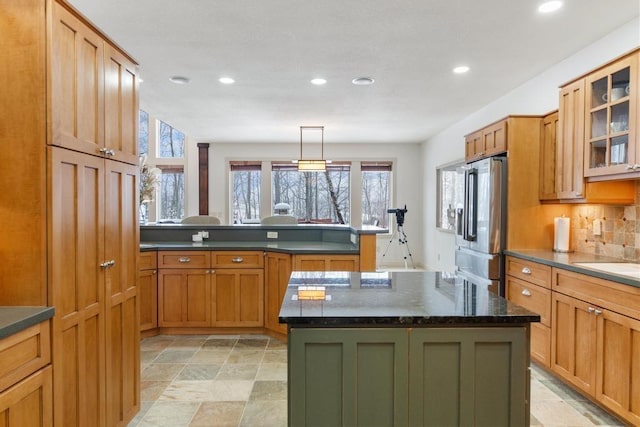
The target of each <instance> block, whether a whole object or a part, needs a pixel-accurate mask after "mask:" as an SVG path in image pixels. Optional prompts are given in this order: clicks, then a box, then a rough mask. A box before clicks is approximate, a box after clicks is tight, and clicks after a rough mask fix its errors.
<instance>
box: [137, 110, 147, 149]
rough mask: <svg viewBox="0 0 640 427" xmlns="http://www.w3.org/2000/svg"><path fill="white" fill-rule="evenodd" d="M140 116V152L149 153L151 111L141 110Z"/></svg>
mask: <svg viewBox="0 0 640 427" xmlns="http://www.w3.org/2000/svg"><path fill="white" fill-rule="evenodd" d="M138 117H139V118H138V121H139V123H140V124H139V127H138V152H139V153H140V155H141V156H142V155H143V154H146V155H149V113H147V112H146V111H143V110H140V113H139V116H138Z"/></svg>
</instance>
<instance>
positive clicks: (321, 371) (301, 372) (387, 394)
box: [288, 328, 409, 427]
mask: <svg viewBox="0 0 640 427" xmlns="http://www.w3.org/2000/svg"><path fill="white" fill-rule="evenodd" d="M408 346H409V343H408V333H407V330H406V329H393V328H389V329H376V328H371V329H307V328H293V329H291V332H290V334H289V355H290V357H289V365H288V370H289V375H288V377H289V380H290V383H289V397H288V399H289V405H288V408H289V425H292V426H362V427H365V426H381V425H384V426H391V425H395V426H406V425H409V424H408V420H407V412H408V403H407V402H408V397H409V396H408V389H407V384H408V381H409V378H408V372H409V371H408V370H409V366H408Z"/></svg>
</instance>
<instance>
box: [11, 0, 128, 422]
mask: <svg viewBox="0 0 640 427" xmlns="http://www.w3.org/2000/svg"><path fill="white" fill-rule="evenodd" d="M0 8H1V9H2V10H3V13H5V14H6V16H7V17H9V19H7V20H6V21H7V23H8V24H9V25H7V26H6V27H5V26H3V28H2V36H3V41H4V42H3V49H2V53H1V55H2V59H3V62H6V63H11V64H12V67H9V68H7V70H6V72H7V73H5V75H4V77H5V79H4V80H3V81H5V83H4V85H3V96H2V97H1V98H2V100H1V101H0V103H1V106H2V110H3V111H5V113H6V116H5V120H9V121H10V122H11V123H12V125H11V127H10V128H11V131H10V133H8V134H7V133H4V132H2V135H0V141H1V142H2V143H3V144H4V145H5V146H9V145H11V146H12V147H13V148H12V149H11V150H8V151H7V154H6V156H5V157H6V158H5V162H6V163H7V167H5V168H3V169H2V172H1V173H2V179H0V183H1V184H0V186H1V187H0V190H1V191H0V194H2V196H0V197H2V202H3V204H4V205H6V206H12V209H11V210H10V211H11V212H7V215H6V216H5V218H4V220H6V221H10V223H11V224H12V227H9V228H8V229H7V230H6V232H4V233H3V236H2V238H1V242H2V247H1V250H2V251H3V252H5V251H6V253H12V254H17V256H11V257H5V258H3V263H2V267H0V268H1V269H2V271H1V272H0V273H2V277H3V286H2V290H0V304H5V305H14V304H20V305H51V306H55V308H56V314H55V316H54V318H53V320H52V331H53V334H52V342H53V369H52V372H53V390H54V393H53V396H54V403H53V405H54V424H55V425H57V426H65V427H66V426H77V425H96V426H103V425H123V424H126V423H127V422H128V420H130V419H131V418H132V417H133V415H134V413H135V412H136V411H137V409H138V408H139V377H138V376H139V355H138V352H139V345H138V341H139V339H138V336H137V334H138V328H137V324H138V310H139V308H138V306H137V255H136V254H137V252H138V245H139V243H138V224H137V218H138V209H137V188H138V181H137V176H138V168H137V155H136V156H130V157H129V158H128V160H127V158H121V159H119V160H124V161H125V162H128V163H123V162H118V161H113V160H107V159H109V158H111V157H114V158H115V157H117V156H111V152H110V151H109V150H110V149H108V148H107V144H106V141H105V136H106V135H111V134H113V133H114V132H115V133H118V132H119V133H120V135H122V138H121V139H123V140H124V139H126V140H127V142H126V145H127V146H128V147H135V144H136V139H137V138H136V135H135V133H133V132H131V131H122V129H121V130H120V131H118V130H115V129H112V128H111V126H112V125H114V123H115V122H116V121H118V126H119V127H120V128H123V127H126V126H129V127H131V126H132V123H136V121H137V113H138V107H137V102H138V98H137V84H138V82H137V80H136V77H135V73H136V68H135V63H134V62H133V61H132V59H131V58H129V57H128V56H127V55H126V54H125V53H124V52H122V51H121V50H120V49H118V48H117V47H116V46H114V45H113V44H112V43H111V42H110V41H109V40H108V39H107V38H106V37H105V36H104V35H102V34H101V32H100V31H99V30H98V29H97V28H95V27H94V26H93V25H92V24H91V23H89V22H88V21H86V20H85V19H84V18H83V17H82V16H80V15H79V14H77V12H75V11H74V10H73V9H72V8H71V7H70V6H69V5H68V4H67V3H66V2H58V1H46V0H24V1H21V2H19V3H16V2H12V1H7V0H0ZM108 52H111V53H108ZM114 52H116V53H118V54H119V55H121V57H122V58H125V59H127V60H128V70H129V76H128V77H121V78H120V80H119V83H118V84H119V87H118V89H117V91H120V92H121V96H119V98H118V101H117V102H118V103H119V105H118V107H117V108H116V107H115V106H114V103H113V99H115V98H114V97H112V98H111V100H112V101H109V102H107V100H106V98H105V78H106V77H108V76H109V75H110V74H106V73H107V72H106V70H105V58H108V57H115V56H116V55H115V54H113V53H114ZM127 78H128V79H129V80H128V81H126V82H125V80H127ZM110 79H111V80H113V79H112V78H111V77H110ZM7 82H9V83H7ZM109 90H110V91H111V90H112V89H111V88H110V89H109ZM5 91H6V92H5ZM16 100H26V101H25V102H16ZM125 104H126V105H125ZM106 108H109V111H108V115H109V117H108V119H107V118H105V115H106V114H107V111H106ZM118 114H119V117H118V118H117V119H115V118H114V115H118ZM133 126H134V127H135V125H133ZM107 127H108V129H107ZM45 147H47V148H46V149H45ZM131 152H133V153H135V151H131ZM114 153H115V150H114ZM134 157H135V158H134ZM25 170H28V173H25ZM5 202H6V203H5ZM14 211H15V212H14ZM14 258H15V260H13V259H14Z"/></svg>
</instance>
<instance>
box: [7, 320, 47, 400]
mask: <svg viewBox="0 0 640 427" xmlns="http://www.w3.org/2000/svg"><path fill="white" fill-rule="evenodd" d="M50 340H51V332H50V326H49V320H47V321H45V322H42V323H39V324H37V325H33V326H31V327H30V328H27V329H25V330H23V331H20V332H18V333H17V334H14V335H11V336H9V337H6V338H4V339H3V340H0V360H2V363H0V391H2V390H6V389H7V388H8V387H10V386H12V385H13V384H15V383H17V382H18V381H21V380H22V379H23V378H26V377H28V376H29V375H31V374H32V373H33V372H35V371H37V370H38V369H40V368H42V367H43V366H45V365H47V364H49V363H51V341H50Z"/></svg>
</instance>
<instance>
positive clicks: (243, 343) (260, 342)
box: [234, 338, 269, 350]
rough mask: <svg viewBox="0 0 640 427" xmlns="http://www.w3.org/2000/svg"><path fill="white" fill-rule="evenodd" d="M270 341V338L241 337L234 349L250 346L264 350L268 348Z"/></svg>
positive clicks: (250, 347)
mask: <svg viewBox="0 0 640 427" xmlns="http://www.w3.org/2000/svg"><path fill="white" fill-rule="evenodd" d="M268 343H269V339H268V338H240V339H239V340H238V342H236V346H235V347H234V349H240V348H249V349H255V350H264V349H266V348H267V344H268Z"/></svg>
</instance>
